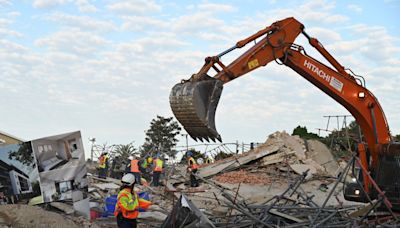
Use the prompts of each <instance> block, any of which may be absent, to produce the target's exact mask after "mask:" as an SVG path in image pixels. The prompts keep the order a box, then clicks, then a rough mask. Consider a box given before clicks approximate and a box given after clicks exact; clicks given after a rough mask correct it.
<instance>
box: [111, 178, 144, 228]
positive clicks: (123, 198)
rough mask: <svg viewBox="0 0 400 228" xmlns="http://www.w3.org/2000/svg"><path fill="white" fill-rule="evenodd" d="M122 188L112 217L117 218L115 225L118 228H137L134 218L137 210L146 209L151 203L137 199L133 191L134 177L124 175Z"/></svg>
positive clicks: (137, 212)
mask: <svg viewBox="0 0 400 228" xmlns="http://www.w3.org/2000/svg"><path fill="white" fill-rule="evenodd" d="M121 182H122V187H121V189H120V192H119V193H118V196H117V204H116V205H115V210H114V215H115V217H117V225H118V227H120V228H128V227H134V228H136V227H138V225H137V221H136V218H137V217H138V216H139V208H141V209H145V210H146V209H147V208H148V207H149V206H150V205H151V202H150V201H147V200H145V199H142V198H139V196H138V194H137V193H136V192H135V190H134V186H135V176H134V175H133V174H132V173H127V174H125V175H124V176H123V177H122V179H121Z"/></svg>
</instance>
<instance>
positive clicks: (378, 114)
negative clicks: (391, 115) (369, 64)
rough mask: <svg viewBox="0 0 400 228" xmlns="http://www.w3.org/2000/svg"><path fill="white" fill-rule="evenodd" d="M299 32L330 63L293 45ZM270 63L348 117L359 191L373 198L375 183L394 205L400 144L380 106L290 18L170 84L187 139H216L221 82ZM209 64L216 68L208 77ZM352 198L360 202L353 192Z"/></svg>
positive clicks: (398, 201)
mask: <svg viewBox="0 0 400 228" xmlns="http://www.w3.org/2000/svg"><path fill="white" fill-rule="evenodd" d="M300 34H302V35H304V36H305V37H306V38H307V39H308V41H309V43H310V45H311V46H312V47H314V48H315V49H316V50H317V51H318V52H319V53H320V54H321V55H322V56H323V57H324V58H325V59H326V60H327V61H328V62H329V63H330V64H331V66H332V67H330V66H327V65H325V64H323V63H321V62H319V61H318V60H316V59H314V58H312V57H311V56H309V55H307V54H306V52H305V50H304V48H303V47H301V46H299V45H296V44H294V41H295V39H296V38H297V37H298V36H299V35H300ZM252 42H254V43H255V44H254V45H253V46H251V47H250V48H249V49H248V50H247V51H246V52H244V53H243V54H242V55H240V56H239V57H238V58H237V59H235V60H234V61H233V62H232V63H230V64H229V65H228V66H225V65H224V64H223V63H222V62H221V61H220V58H221V57H222V56H223V55H225V54H227V53H229V52H231V51H233V50H235V49H238V48H242V47H244V46H246V45H247V44H250V43H252ZM272 61H279V62H280V64H281V65H285V66H287V67H289V68H291V69H292V70H294V71H295V72H296V73H298V74H299V75H301V76H302V77H304V78H305V79H306V80H308V81H309V82H310V83H312V84H313V85H315V86H316V87H317V88H319V89H320V90H321V91H323V92H324V93H326V94H327V95H329V96H330V97H331V98H333V99H334V100H335V101H337V102H338V103H339V104H341V105H342V106H343V107H345V108H346V109H347V110H348V111H349V112H350V113H351V114H352V115H353V116H354V118H355V119H356V121H357V123H358V124H359V125H360V128H361V130H362V133H363V135H364V140H363V141H365V143H363V142H360V144H359V149H358V157H359V159H360V161H361V166H362V168H363V170H368V173H367V172H366V171H362V172H361V173H362V179H363V186H362V189H363V192H364V193H363V194H364V195H368V196H371V198H377V196H376V194H375V193H376V191H374V189H373V188H372V187H373V185H374V186H375V182H376V183H377V185H376V186H379V187H381V190H383V191H386V192H387V195H388V197H389V198H390V199H391V200H390V201H391V203H392V204H393V205H396V207H397V208H399V209H400V193H399V191H398V190H399V189H400V178H399V177H398V175H395V174H396V173H398V170H399V169H400V144H396V143H393V142H392V141H391V135H390V131H389V126H388V124H387V121H386V117H385V114H384V112H383V110H382V107H381V106H380V104H379V102H378V100H377V99H376V97H375V96H374V95H373V94H372V93H371V92H370V91H369V90H368V89H367V88H366V87H365V82H364V79H363V78H360V77H359V76H356V75H354V74H350V73H348V72H347V71H346V70H345V68H344V67H343V66H342V65H341V64H340V63H339V62H338V61H337V60H336V59H335V58H333V56H332V55H331V54H330V53H329V52H328V51H327V50H326V49H325V48H324V47H323V45H322V44H321V43H320V42H319V41H318V40H317V39H315V38H312V37H310V36H309V35H308V34H307V33H306V32H305V31H304V26H303V24H301V23H300V22H298V21H297V20H296V19H294V18H292V17H291V18H286V19H283V20H280V21H276V22H275V23H273V24H272V25H270V26H268V27H266V28H264V29H262V30H260V31H258V32H257V33H255V34H253V35H251V36H249V37H248V38H246V39H244V40H241V41H239V42H237V43H236V45H234V46H233V47H231V48H229V49H228V50H226V51H223V52H222V53H221V54H219V55H217V56H213V57H207V58H206V59H205V64H204V65H203V67H202V68H201V69H200V70H199V72H197V73H196V74H193V75H192V76H191V77H190V78H189V79H188V80H182V82H181V83H178V84H176V85H175V86H174V87H173V88H172V91H171V94H170V104H171V108H172V111H173V113H174V115H175V116H176V118H177V120H178V121H179V122H180V123H181V124H182V125H183V127H184V128H185V130H186V131H187V132H188V134H189V135H190V136H191V137H192V138H193V139H195V140H197V139H199V140H203V139H205V140H207V141H208V140H209V139H211V140H214V141H215V140H219V141H221V136H220V135H219V134H218V132H217V130H216V128H215V113H216V109H217V105H218V102H219V99H220V97H221V92H222V89H223V84H224V83H228V82H230V81H232V80H234V79H236V78H238V77H241V76H243V75H245V74H247V73H249V72H251V71H253V70H255V69H257V68H259V67H261V66H266V65H267V64H268V63H270V62H272ZM211 68H212V69H213V70H215V71H216V73H215V74H214V75H212V76H211V75H210V72H209V71H210V69H211ZM350 72H351V71H350ZM370 173H371V174H372V175H370ZM371 176H372V179H371ZM355 187H358V186H355ZM353 190H354V189H352V190H351V191H353ZM381 190H380V189H378V192H382V191H381ZM353 192H354V191H353ZM374 194H375V196H374ZM353 198H354V199H355V200H359V201H362V200H361V198H362V197H360V196H359V195H356V196H354V197H353Z"/></svg>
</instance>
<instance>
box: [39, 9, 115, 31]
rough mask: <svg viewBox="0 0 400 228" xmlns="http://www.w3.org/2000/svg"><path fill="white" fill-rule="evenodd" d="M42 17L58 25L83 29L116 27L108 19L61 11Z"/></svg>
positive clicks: (107, 29) (105, 29)
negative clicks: (97, 18)
mask: <svg viewBox="0 0 400 228" xmlns="http://www.w3.org/2000/svg"><path fill="white" fill-rule="evenodd" d="M44 18H45V19H48V20H51V21H54V22H57V23H58V24H60V25H68V26H73V27H78V28H82V29H84V30H93V31H101V32H108V31H112V30H114V29H116V26H115V25H114V24H113V23H112V22H109V21H105V20H96V19H94V18H92V17H88V16H76V15H70V14H65V13H62V12H55V13H51V14H49V15H46V16H45V17H44Z"/></svg>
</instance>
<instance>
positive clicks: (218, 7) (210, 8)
mask: <svg viewBox="0 0 400 228" xmlns="http://www.w3.org/2000/svg"><path fill="white" fill-rule="evenodd" d="M197 7H198V9H199V10H201V11H206V12H225V13H227V12H234V11H237V8H236V7H234V6H232V5H228V4H216V3H202V4H199V5H198V6H197Z"/></svg>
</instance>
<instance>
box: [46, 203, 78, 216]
mask: <svg viewBox="0 0 400 228" xmlns="http://www.w3.org/2000/svg"><path fill="white" fill-rule="evenodd" d="M50 206H52V207H54V208H57V209H59V210H60V211H63V212H64V213H65V214H67V215H70V214H73V213H74V212H75V210H74V208H73V207H72V206H71V205H68V204H66V203H62V202H51V203H50Z"/></svg>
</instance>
